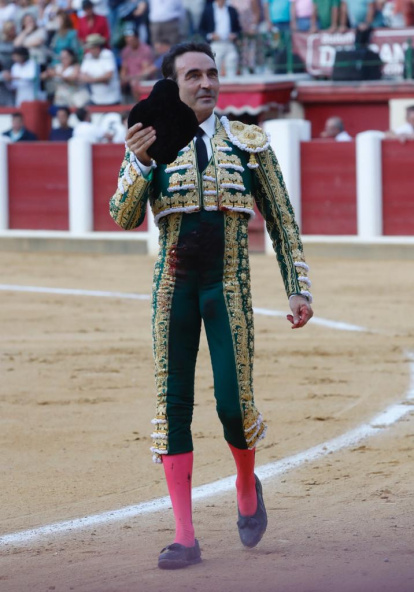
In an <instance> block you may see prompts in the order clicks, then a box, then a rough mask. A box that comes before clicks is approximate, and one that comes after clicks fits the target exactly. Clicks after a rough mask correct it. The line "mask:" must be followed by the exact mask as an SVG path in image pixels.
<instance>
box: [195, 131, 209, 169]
mask: <svg viewBox="0 0 414 592" xmlns="http://www.w3.org/2000/svg"><path fill="white" fill-rule="evenodd" d="M203 136H204V130H202V129H201V127H199V128H198V130H197V133H196V138H197V139H196V141H195V147H196V152H197V163H198V170H199V171H200V173H202V172H203V171H204V169H205V168H206V166H207V163H208V156H207V146H206V144H205V142H204V140H203Z"/></svg>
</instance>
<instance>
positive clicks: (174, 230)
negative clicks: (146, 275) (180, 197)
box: [151, 213, 182, 462]
mask: <svg viewBox="0 0 414 592" xmlns="http://www.w3.org/2000/svg"><path fill="white" fill-rule="evenodd" d="M181 220H182V214H180V213H178V214H170V215H169V216H166V217H165V218H162V219H161V221H160V225H159V227H160V237H159V244H160V251H159V254H158V259H157V262H156V264H155V268H154V282H153V286H152V338H153V352H154V362H155V385H156V389H157V408H156V413H155V418H154V419H153V420H152V423H153V425H154V430H153V434H152V438H153V446H152V447H151V450H152V452H153V454H154V457H153V458H154V461H155V462H161V460H160V455H161V454H167V452H168V417H167V378H168V339H169V319H170V311H171V303H172V297H173V294H174V286H175V269H174V266H173V263H174V261H175V257H174V249H175V246H176V245H177V243H178V237H179V233H180V227H181Z"/></svg>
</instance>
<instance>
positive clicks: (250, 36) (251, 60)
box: [230, 0, 262, 74]
mask: <svg viewBox="0 0 414 592" xmlns="http://www.w3.org/2000/svg"><path fill="white" fill-rule="evenodd" d="M230 6H233V8H235V9H236V10H237V13H238V15H239V21H240V26H241V30H242V39H241V56H240V57H241V69H242V73H246V74H247V73H250V74H251V73H253V72H254V71H255V69H256V66H258V65H259V64H258V61H260V57H259V52H258V43H257V40H258V36H257V33H258V30H259V23H260V19H261V4H260V0H230ZM260 65H262V64H260Z"/></svg>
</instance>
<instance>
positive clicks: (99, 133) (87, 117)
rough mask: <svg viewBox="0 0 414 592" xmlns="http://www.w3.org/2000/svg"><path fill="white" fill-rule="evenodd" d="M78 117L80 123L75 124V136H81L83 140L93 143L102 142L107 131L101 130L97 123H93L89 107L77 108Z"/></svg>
mask: <svg viewBox="0 0 414 592" xmlns="http://www.w3.org/2000/svg"><path fill="white" fill-rule="evenodd" d="M76 117H77V118H78V120H79V123H78V124H77V125H76V126H75V129H74V130H73V135H72V137H73V138H81V139H83V140H87V141H88V142H91V143H92V144H97V143H98V142H102V140H103V139H104V137H105V132H104V131H103V130H101V129H100V128H99V127H98V126H97V125H95V124H94V123H92V117H91V114H90V112H89V111H88V110H87V109H84V108H81V109H77V111H76Z"/></svg>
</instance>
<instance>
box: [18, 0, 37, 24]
mask: <svg viewBox="0 0 414 592" xmlns="http://www.w3.org/2000/svg"><path fill="white" fill-rule="evenodd" d="M16 5H17V14H16V17H15V21H16V23H17V27H18V28H19V29H20V26H21V22H22V20H23V17H24V16H25V15H26V14H31V15H32V17H33V18H34V19H36V20H37V18H38V16H39V6H38V4H36V3H34V2H33V0H16Z"/></svg>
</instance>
